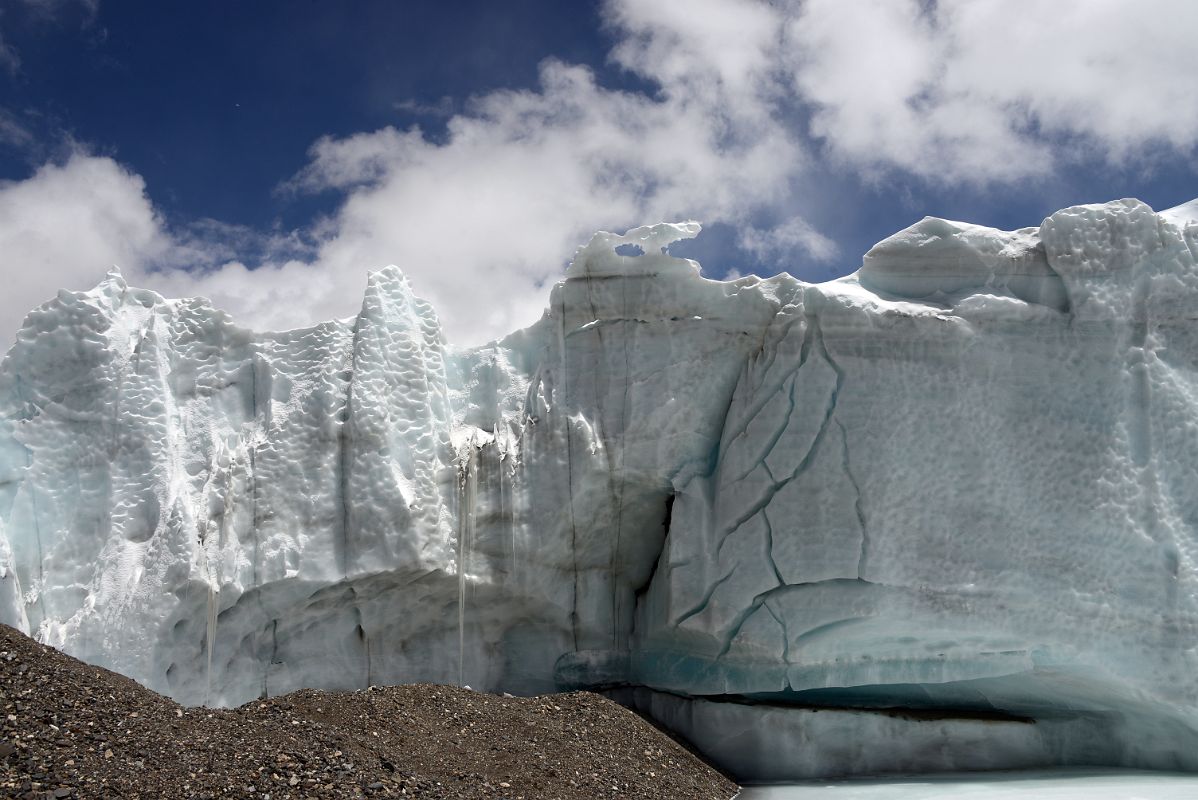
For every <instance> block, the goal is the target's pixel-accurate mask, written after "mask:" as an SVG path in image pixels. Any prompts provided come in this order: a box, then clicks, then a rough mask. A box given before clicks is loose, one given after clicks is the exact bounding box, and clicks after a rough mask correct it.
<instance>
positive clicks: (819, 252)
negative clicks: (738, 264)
mask: <svg viewBox="0 0 1198 800" xmlns="http://www.w3.org/2000/svg"><path fill="white" fill-rule="evenodd" d="M740 246H741V247H742V248H744V249H745V250H747V251H748V252H750V253H752V254H753V255H755V256H757V258H758V259H760V260H761V261H762V262H763V263H766V264H773V265H776V266H778V267H779V268H781V269H785V268H786V267H787V266H788V265H789V264H791V263H793V258H794V256H795V254H796V253H803V254H805V255H807V256H808V257H809V258H810V259H811V260H813V261H822V262H827V261H831V260H832V259H834V258H835V257H836V256H838V255H840V248H839V247H837V246H836V242H834V241H832V240H831V239H829V238H828V237H827V236H824V235H823V234H822V233H820V232H819V231H817V230H816V229H815V228H813V227H811V224H810V223H809V222H807V220H805V219H803V218H802V217H795V218H793V219H790V220H788V221H787V222H784V223H782V224H781V225H777V226H775V227H773V228H765V229H762V228H757V227H754V226H753V225H745V226H744V227H742V228H741V231H740Z"/></svg>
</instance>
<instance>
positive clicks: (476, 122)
mask: <svg viewBox="0 0 1198 800" xmlns="http://www.w3.org/2000/svg"><path fill="white" fill-rule="evenodd" d="M706 5H707V6H708V8H709V10H711V11H713V12H715V11H719V12H720V13H722V14H723V15H724V17H725V20H724V21H725V22H728V23H731V22H732V21H734V18H735V13H736V12H737V10H738V9H739V8H741V6H740V4H738V3H734V2H728V0H721V1H720V2H711V1H710V0H707V2H706ZM754 9H755V13H756V17H755V20H754V22H753V30H751V31H748V30H747V31H746V32H745V33H744V34H743V35H740V36H732V37H728V36H725V37H724V39H725V40H726V41H724V42H723V45H722V47H720V48H718V49H719V52H720V53H721V57H720V60H719V62H718V63H717V64H715V65H714V66H713V65H711V64H710V63H709V61H708V60H707V59H706V58H705V56H704V54H705V53H710V52H713V50H712V46H714V45H715V44H717V43H718V42H719V39H720V34H721V27H722V23H720V24H713V23H716V22H718V20H714V19H706V18H704V19H703V24H696V23H695V20H694V19H689V20H688V19H687V18H683V17H680V16H678V15H672V16H671V15H665V16H656V14H657V12H656V11H655V7H654V5H653V4H645V3H635V2H623V3H613V4H611V5H610V6H609V7H608V11H609V14H610V18H611V20H612V24H613V25H616V26H623V27H622V29H631V30H636V31H638V33H636V34H635V37H636V46H635V47H618V48H617V51H616V53H615V57H616V58H618V59H620V60H621V61H622V63H624V64H625V66H627V67H628V68H630V69H635V70H636V71H638V72H639V73H641V74H642V75H645V76H647V77H651V78H654V79H657V80H659V81H660V82H661V85H662V92H661V94H660V96H658V97H654V98H651V97H647V96H644V95H641V94H636V93H628V92H620V91H613V90H609V89H605V88H603V87H601V86H598V85H597V84H596V83H595V80H594V75H593V74H592V72H591V71H590V70H589V69H586V68H584V67H578V66H572V65H568V64H564V63H561V62H557V61H553V60H550V61H547V62H545V63H544V64H543V65H542V69H541V80H540V85H539V86H538V87H537V88H536V89H533V90H525V91H499V92H494V93H492V94H489V95H485V96H482V97H479V98H475V99H474V100H473V101H472V102H471V103H470V105H469V107H468V111H467V112H466V113H463V114H459V115H456V116H453V117H452V118H450V119H449V121H448V129H447V136H446V137H445V138H444V140H443V141H442V142H440V143H433V142H431V141H429V140H428V139H427V138H426V137H424V136H423V135H422V134H421V132H420V131H419V130H417V129H412V130H408V131H398V130H395V129H393V128H384V129H382V130H379V131H375V132H373V133H362V134H356V135H353V136H348V137H345V138H340V139H333V138H323V139H321V140H319V141H318V142H316V143H315V144H314V145H313V147H312V149H311V152H310V157H311V161H310V163H309V164H308V166H307V167H305V168H304V169H303V170H302V171H300V172H299V173H298V174H297V175H296V176H295V177H294V178H293V179H292V180H290V181H288V182H287V183H285V184H284V186H283V187H282V188H283V189H284V190H285V191H309V192H312V191H324V190H337V191H344V192H347V197H346V200H345V203H344V205H343V206H342V207H341V208H340V210H339V211H338V212H337V213H336V215H335V216H334V217H333V218H332V219H331V220H329V221H328V225H327V232H326V235H324V236H323V237H322V241H321V244H320V246H319V249H318V252H317V253H316V255H315V257H314V258H313V259H311V260H310V261H305V262H300V261H293V262H290V263H286V264H283V265H281V266H278V267H271V268H266V269H260V270H255V271H252V272H250V271H246V270H245V269H244V267H242V266H241V265H240V264H233V265H230V266H228V267H226V268H224V269H222V270H218V271H215V272H210V273H208V274H207V275H205V276H203V277H201V278H199V279H193V280H191V285H190V287H188V288H192V289H194V290H197V291H200V292H201V293H204V294H207V295H209V296H212V297H213V299H214V300H217V301H218V302H221V303H223V304H225V305H228V306H230V307H231V308H233V309H234V310H235V311H236V312H237V313H238V316H240V317H241V318H242V319H244V320H246V321H247V322H251V323H252V324H254V325H263V324H281V322H280V318H281V317H283V316H285V315H286V316H288V318H289V319H291V320H294V321H304V322H308V321H314V320H316V319H319V318H324V317H328V316H335V315H346V314H350V313H353V312H354V311H355V310H356V304H357V303H358V302H359V301H360V298H361V292H362V284H363V277H362V276H363V272H364V270H365V269H366V268H377V267H379V266H382V265H384V264H387V263H396V264H398V265H400V266H401V267H402V268H403V269H404V271H405V272H406V273H407V275H408V277H409V278H410V279H411V281H412V283H413V285H414V287H415V288H416V290H417V292H419V293H420V294H421V295H423V296H424V297H426V298H428V299H429V300H430V301H431V302H432V303H433V304H434V306H435V307H436V308H437V310H438V312H439V314H440V315H441V318H442V322H443V324H444V326H445V328H446V331H447V334H448V336H449V338H450V340H451V341H454V342H461V343H467V342H480V341H484V340H485V339H487V338H490V337H495V336H500V335H502V334H505V333H507V332H510V331H512V330H514V329H515V328H517V327H520V326H523V325H527V324H529V323H531V322H533V321H534V320H535V319H536V318H537V317H538V316H539V315H540V313H541V311H542V310H543V308H544V305H545V302H546V300H547V297H548V287H547V284H550V283H552V282H553V281H554V280H556V279H557V278H558V277H559V276H560V274H561V267H562V265H563V263H564V262H565V260H567V259H568V258H569V256H570V254H571V253H572V252H573V250H574V248H575V247H577V246H578V245H579V244H582V243H585V241H586V240H587V239H588V238H589V237H590V235H591V233H592V232H594V231H595V230H596V229H598V228H616V229H623V228H627V227H632V226H634V225H638V224H641V223H643V222H647V221H658V220H661V219H678V218H690V217H699V218H703V219H705V220H707V221H709V222H714V221H727V222H747V221H748V220H749V218H750V216H751V215H752V214H753V212H754V211H755V210H757V209H760V208H763V207H767V206H769V205H770V204H772V203H776V202H778V201H780V200H781V199H782V198H783V197H784V196H785V195H786V193H787V191H788V187H789V182H790V181H791V180H792V179H793V178H794V177H795V176H796V175H797V174H798V172H799V170H800V168H801V166H802V163H803V158H802V148H801V145H800V144H799V143H798V142H797V141H795V140H794V138H793V137H792V136H790V135H789V134H788V131H787V129H786V127H785V126H784V125H783V124H781V123H780V122H779V121H777V120H776V119H775V116H774V114H773V113H772V110H771V109H772V104H773V102H774V95H775V94H776V89H777V87H775V89H769V88H768V87H764V84H763V83H762V79H763V78H764V76H765V72H764V71H765V70H767V69H768V67H769V65H770V63H772V62H771V59H776V52H775V50H776V47H777V43H778V41H779V40H780V31H781V27H780V26H781V23H782V18H781V17H780V16H779V15H778V14H777V12H776V11H775V10H773V9H772V8H771V7H769V6H767V5H764V4H755V5H754ZM701 16H702V15H700V17H701ZM673 22H679V23H683V24H682V27H681V28H679V29H677V30H675V29H674V28H671V27H670V24H671V23H673ZM725 32H726V31H725ZM629 36H630V37H631V36H633V34H632V33H629ZM630 40H631V39H630ZM779 86H780V85H779ZM755 87H756V88H755ZM757 89H760V91H758V90H757ZM179 285H180V288H184V287H183V286H182V284H179ZM278 287H286V289H285V291H286V293H287V294H286V298H285V300H286V302H280V301H279V298H278V297H272V296H271V295H270V292H277V291H279V289H278Z"/></svg>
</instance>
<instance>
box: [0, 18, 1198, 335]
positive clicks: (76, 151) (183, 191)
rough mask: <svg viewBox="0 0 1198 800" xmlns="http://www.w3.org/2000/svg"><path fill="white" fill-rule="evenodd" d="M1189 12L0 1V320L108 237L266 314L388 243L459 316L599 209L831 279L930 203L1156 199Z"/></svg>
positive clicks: (182, 284)
mask: <svg viewBox="0 0 1198 800" xmlns="http://www.w3.org/2000/svg"><path fill="white" fill-rule="evenodd" d="M1050 9H1051V15H1050V14H1049V13H1048V11H1049V10H1050ZM1196 39H1198V4H1193V3H1190V2H1187V0H1177V1H1176V2H1169V0H1158V1H1156V2H1153V1H1152V0H1148V2H1143V3H1136V4H1127V3H1120V2H1113V0H1053V2H1048V0H1044V2H1038V1H1036V2H1033V0H1003V1H1002V2H1000V1H999V0H975V1H974V2H971V3H962V2H955V1H954V0H941V1H940V2H922V3H921V2H915V0H856V1H855V2H851V3H845V2H835V1H834V0H807V1H806V2H777V3H765V2H759V1H758V0H686V1H685V2H684V1H683V0H676V1H675V2H668V1H667V0H603V1H602V2H593V3H583V2H571V3H562V2H553V1H552V0H543V1H539V2H534V1H533V0H525V1H524V2H505V3H495V2H421V1H419V0H413V1H412V2H404V3H392V2H359V3H323V2H286V3H284V2H253V3H245V2H213V3H202V4H200V3H195V4H184V3H161V2H121V3H117V2H111V1H110V0H89V2H81V1H80V0H0V180H2V181H3V183H0V254H3V257H2V260H0V263H2V264H3V269H4V272H5V278H6V281H7V283H8V287H9V290H8V292H7V293H6V296H5V297H4V298H3V299H0V334H3V336H4V337H5V338H8V337H9V336H11V334H12V332H13V331H14V330H15V329H16V327H17V325H18V324H19V320H20V318H21V317H22V316H23V314H24V312H25V311H27V310H28V309H29V308H30V307H32V306H33V305H35V304H36V303H38V302H41V301H42V300H44V299H46V298H48V297H50V296H51V295H52V294H53V292H54V291H55V290H56V289H57V288H59V287H60V286H65V287H69V288H87V287H89V286H91V285H93V284H94V283H96V282H97V281H98V280H99V279H100V278H101V277H102V276H103V273H104V272H105V271H106V270H107V269H108V267H109V266H111V265H112V264H114V263H116V264H119V265H120V266H121V268H122V269H123V270H124V271H125V272H126V274H127V276H128V278H129V279H130V281H131V282H134V283H137V284H140V285H146V286H149V287H150V288H154V289H157V290H159V291H161V292H163V293H165V294H168V295H184V294H193V293H198V294H203V295H206V296H209V297H211V298H212V299H213V301H214V302H215V303H216V304H217V305H218V306H220V307H223V308H225V309H227V310H229V311H230V312H232V313H234V314H235V316H236V317H237V318H238V319H239V320H240V321H242V322H243V323H244V324H246V325H249V326H251V327H259V328H261V327H289V326H294V325H300V324H308V323H311V322H313V321H316V320H318V319H321V318H326V317H331V316H348V315H350V314H353V313H354V312H355V311H356V306H357V303H358V301H359V300H360V297H361V292H362V289H363V287H364V283H365V273H366V271H367V270H369V269H374V268H377V267H380V266H382V265H384V264H386V263H397V264H399V265H400V266H401V267H403V268H404V270H405V272H406V273H407V274H408V276H409V278H410V279H411V281H412V283H413V285H414V287H415V289H416V291H417V292H418V293H420V294H422V295H424V296H426V297H428V298H429V299H430V300H432V301H433V302H434V304H435V305H436V306H437V308H438V310H439V311H440V313H441V315H442V318H443V320H444V322H445V325H446V328H447V332H448V334H449V336H450V339H451V340H452V341H455V342H461V343H471V342H479V341H482V340H485V339H486V338H489V337H492V336H495V335H499V334H501V333H503V332H505V331H508V330H511V329H513V328H515V327H517V326H519V325H522V324H527V323H529V322H531V321H533V320H534V319H535V318H536V316H537V314H538V313H539V309H540V308H541V306H543V304H544V302H545V299H546V297H547V292H548V287H547V285H546V284H548V283H551V282H552V281H553V280H556V278H557V277H558V275H560V271H561V268H562V266H563V264H564V262H565V261H566V260H568V258H569V256H570V254H571V253H572V251H573V249H574V247H576V246H577V245H579V244H581V243H583V242H584V241H585V240H586V238H587V236H588V235H589V233H590V232H591V231H594V230H596V229H598V228H609V229H610V228H616V229H623V228H627V227H631V226H634V225H637V224H641V223H645V222H652V221H657V220H659V219H667V218H668V219H682V218H695V219H699V220H701V221H703V222H704V224H705V227H706V230H705V232H704V233H703V234H702V235H701V237H700V238H699V239H698V240H696V241H695V242H693V243H688V244H686V245H685V246H681V247H678V248H675V251H676V252H681V253H684V254H686V255H690V256H692V257H696V258H698V259H699V260H700V261H702V262H703V264H704V269H705V272H706V273H707V274H708V275H710V276H712V277H724V276H725V275H727V274H728V273H729V272H733V273H742V274H743V273H749V272H756V273H758V274H762V275H769V274H773V273H775V272H778V271H780V270H787V271H790V272H791V273H793V274H795V275H796V276H798V277H801V278H804V279H807V280H824V279H828V278H831V277H835V276H838V275H843V274H846V273H848V272H851V271H853V270H854V269H856V268H857V267H858V266H859V265H860V257H861V255H862V253H864V252H865V250H867V249H868V248H869V246H870V245H871V244H873V243H874V242H876V241H878V240H880V239H882V238H884V237H885V236H887V235H889V234H890V233H893V232H895V231H897V230H899V229H901V228H903V227H905V226H907V225H909V224H911V223H912V222H914V221H916V220H918V219H919V218H920V217H922V216H924V215H926V214H930V215H935V216H943V217H949V218H955V219H963V220H967V221H971V222H978V223H981V224H986V225H993V226H996V227H1002V228H1014V227H1021V226H1025V225H1036V224H1038V223H1039V221H1040V220H1041V219H1042V218H1043V217H1044V216H1046V215H1047V214H1049V213H1051V212H1052V211H1054V210H1056V209H1057V208H1060V207H1063V206H1066V205H1071V204H1074V203H1083V202H1099V201H1105V200H1110V199H1115V198H1119V197H1125V196H1136V197H1139V198H1141V199H1143V200H1145V201H1146V202H1148V203H1149V204H1150V205H1152V206H1153V207H1155V208H1158V209H1163V208H1167V207H1170V206H1173V205H1177V204H1180V203H1182V202H1185V201H1187V200H1189V199H1192V198H1193V197H1195V196H1198V156H1196V152H1195V143H1196V142H1198V90H1195V89H1194V88H1193V86H1194V84H1195V80H1194V78H1195V77H1196V76H1198V48H1194V47H1193V42H1194V41H1195V40H1196Z"/></svg>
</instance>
